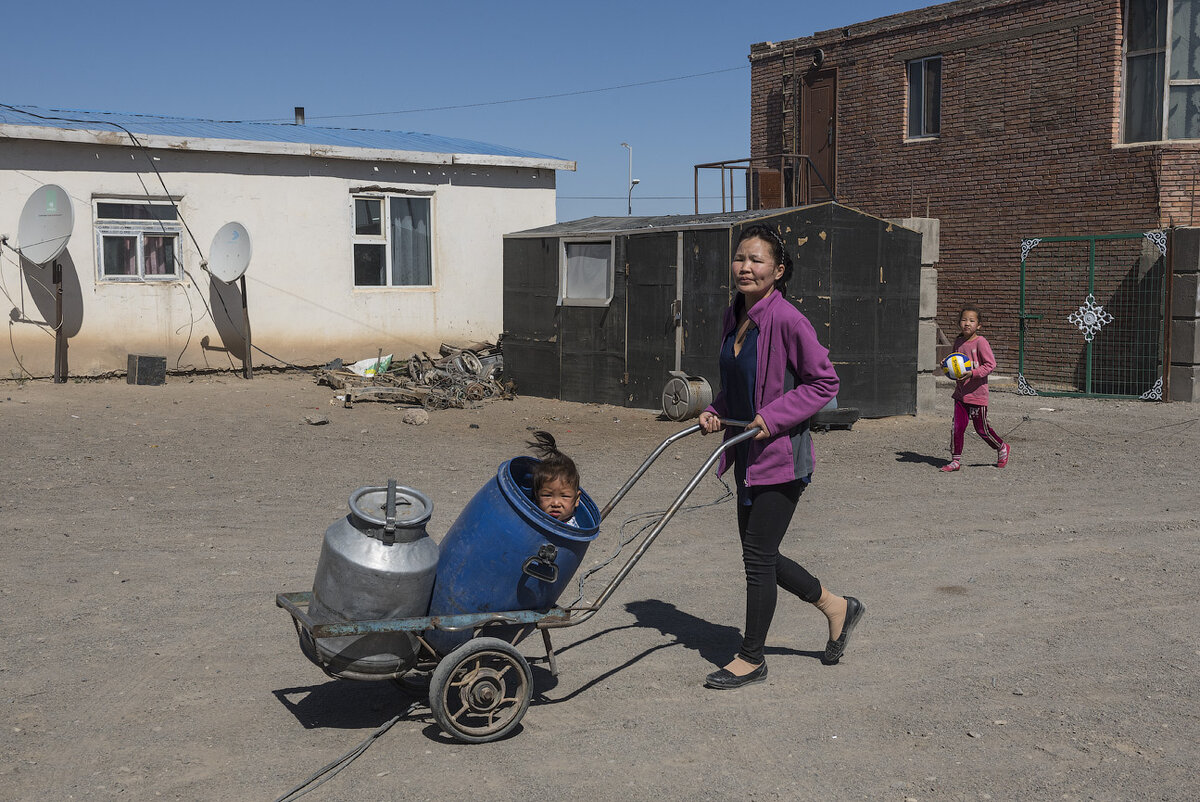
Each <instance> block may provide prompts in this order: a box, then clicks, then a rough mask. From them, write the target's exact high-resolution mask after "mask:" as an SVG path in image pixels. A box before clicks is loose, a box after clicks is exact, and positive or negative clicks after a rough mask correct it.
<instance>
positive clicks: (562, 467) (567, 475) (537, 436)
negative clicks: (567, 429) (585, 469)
mask: <svg viewBox="0 0 1200 802" xmlns="http://www.w3.org/2000/svg"><path fill="white" fill-rule="evenodd" d="M528 445H529V447H530V448H531V449H533V452H534V453H535V454H537V455H538V456H539V457H541V461H540V462H539V463H538V464H537V465H534V466H533V492H534V493H535V494H536V493H537V492H538V491H539V490H541V489H542V485H544V484H546V482H550V481H553V480H554V479H561V480H563V481H564V482H566V483H567V484H568V485H570V486H571V487H573V488H575V489H576V490H578V489H579V469H578V468H576V467H575V461H574V460H573V459H571V458H570V457H568V456H567V455H566V454H564V453H562V452H561V451H559V450H558V443H556V442H555V441H554V435H552V434H550V432H543V431H536V432H534V433H533V439H532V440H530V441H529V442H528Z"/></svg>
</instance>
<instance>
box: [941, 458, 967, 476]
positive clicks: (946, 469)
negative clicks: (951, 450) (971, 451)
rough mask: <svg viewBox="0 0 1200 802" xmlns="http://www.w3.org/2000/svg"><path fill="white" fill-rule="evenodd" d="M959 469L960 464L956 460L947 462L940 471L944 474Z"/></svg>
mask: <svg viewBox="0 0 1200 802" xmlns="http://www.w3.org/2000/svg"><path fill="white" fill-rule="evenodd" d="M961 467H962V463H961V462H959V461H958V460H956V459H952V460H950V461H949V462H947V463H946V464H945V465H943V466H942V467H941V469H940V470H942V471H944V472H946V473H949V472H950V471H957V470H958V469H959V468H961Z"/></svg>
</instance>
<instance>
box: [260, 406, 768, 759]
mask: <svg viewBox="0 0 1200 802" xmlns="http://www.w3.org/2000/svg"><path fill="white" fill-rule="evenodd" d="M722 424H723V425H724V426H732V427H739V428H743V429H745V431H743V432H742V433H740V434H737V435H734V436H733V437H730V438H729V439H727V440H724V441H723V442H722V443H721V445H720V446H718V447H717V449H716V450H715V451H713V453H712V454H711V455H710V456H709V458H708V460H707V461H706V462H705V463H704V465H703V466H702V467H701V468H700V470H699V471H697V472H696V475H695V476H694V477H692V479H691V481H689V482H688V483H687V485H686V486H685V487H684V488H683V490H682V491H681V492H680V493H679V495H678V496H676V498H675V500H674V501H672V502H671V504H670V506H669V507H667V509H666V510H665V511H664V512H663V514H662V516H661V517H660V518H659V519H658V521H657V522H656V523H655V524H654V526H653V527H652V528H650V529H649V532H648V533H647V534H646V535H645V536H644V537H642V539H641V541H640V542H639V543H638V545H637V548H636V549H635V550H634V551H633V553H632V554H631V555H630V556H629V558H628V559H627V560H626V562H625V564H624V565H623V566H622V567H621V569H620V570H619V571H617V573H616V575H615V576H614V577H613V578H612V580H611V581H610V582H609V583H608V586H607V587H606V588H605V589H604V590H603V591H602V592H601V593H600V595H599V596H597V597H596V599H595V600H594V601H592V602H591V603H589V604H573V605H572V606H569V607H565V608H564V607H559V606H557V605H556V606H554V607H551V608H550V609H547V610H512V611H507V612H487V613H467V614H460V615H443V616H423V617H415V618H400V619H392V620H376V621H346V622H333V623H320V622H317V621H315V620H313V619H312V618H311V617H310V616H309V613H308V611H309V605H310V604H311V603H312V600H313V594H312V592H311V591H306V592H300V593H279V594H277V595H276V596H275V603H276V605H278V606H279V607H282V608H283V609H285V610H287V611H288V613H289V614H291V616H292V620H293V623H294V624H295V626H296V629H297V632H298V633H299V635H300V642H301V645H302V648H303V651H304V653H305V655H306V656H307V657H308V658H309V659H310V660H312V661H313V662H314V663H316V664H317V665H319V666H321V667H322V668H323V669H324V670H326V671H327V673H329V669H328V666H327V665H324V664H323V663H322V660H321V657H320V655H319V653H318V652H317V650H316V649H315V648H310V647H311V645H312V644H314V643H315V641H317V640H319V639H321V638H336V637H346V636H360V635H369V634H376V633H396V632H408V633H411V634H412V635H414V636H415V637H416V639H417V641H418V642H419V643H420V646H421V654H420V656H419V658H418V660H417V664H416V666H415V667H414V670H416V671H431V672H432V673H431V675H430V679H429V707H430V710H431V711H432V712H433V715H434V718H435V719H436V721H437V723H438V725H439V726H440V727H441V728H442V730H444V731H445V732H446V734H447V735H450V736H451V737H454V738H457V739H458V740H461V741H464V742H467V743H486V742H489V741H494V740H497V739H499V738H503V737H504V736H505V735H507V734H509V733H510V732H512V731H513V729H514V728H516V726H517V725H518V724H519V723H520V721H521V719H522V718H523V717H524V715H525V712H526V710H528V708H529V702H530V700H531V699H532V697H533V673H532V671H531V670H530V667H529V661H528V660H527V659H526V658H525V656H524V655H522V654H521V652H519V651H518V650H517V648H516V646H515V644H516V643H517V642H519V641H520V640H521V638H523V637H524V636H525V635H527V634H529V633H530V632H532V630H533V629H537V630H541V633H542V640H543V642H544V644H545V648H546V657H545V662H546V663H547V664H548V665H549V668H550V672H551V674H553V675H555V676H557V674H558V666H557V662H556V660H555V655H554V649H553V646H552V645H551V642H550V630H551V629H556V628H559V627H572V626H576V625H578V624H582V623H583V622H585V621H587V620H588V619H590V618H591V617H592V616H593V615H595V614H596V613H597V612H599V611H600V608H601V607H603V606H604V604H605V602H607V601H608V600H609V598H610V597H611V596H612V594H613V592H614V591H615V590H616V588H617V586H618V585H620V584H621V582H622V581H623V580H624V579H625V577H626V576H628V575H629V572H630V571H631V570H633V566H634V565H636V564H637V563H638V561H639V560H640V559H641V558H642V555H644V554H645V553H646V550H647V549H649V548H650V545H651V544H652V543H653V542H654V541H655V539H656V538H657V537H658V536H659V534H660V533H661V532H662V531H663V529H664V528H665V527H666V525H667V524H668V523H669V522H670V520H671V518H672V517H673V516H674V515H675V513H676V512H678V511H679V510H680V508H682V507H683V503H684V502H685V501H686V500H687V498H688V496H690V495H691V494H692V492H693V491H694V490H695V489H696V487H697V486H698V485H699V484H700V482H701V480H702V479H703V478H704V476H705V474H707V473H708V472H709V471H710V470H712V468H713V466H714V465H716V463H717V460H718V459H720V457H721V454H722V453H724V452H725V451H727V450H729V449H730V448H733V447H734V446H736V445H738V444H739V443H742V442H744V441H747V440H750V439H752V438H753V437H754V436H755V435H757V434H758V432H759V429H758V428H747V427H749V426H750V424H749V423H748V422H746V421H734V420H722ZM700 430H701V427H700V424H698V423H697V424H693V425H692V426H689V427H688V428H686V429H684V430H682V431H680V432H677V433H676V434H673V435H671V436H670V437H668V438H667V439H666V440H664V441H663V442H662V443H660V444H659V446H658V447H657V448H656V449H654V451H653V452H652V453H651V454H650V456H649V457H647V458H646V460H645V461H644V462H643V463H642V465H641V466H640V467H639V468H638V469H637V470H636V471H635V472H634V473H633V475H632V476H631V477H630V478H629V479H628V480H627V481H626V482H625V484H624V485H622V486H621V488H620V489H619V490H618V491H617V492H616V494H615V495H614V496H613V498H612V500H611V501H609V502H608V504H606V505H605V506H604V508H603V509H602V510H601V511H600V519H601V521H603V520H604V518H606V517H607V516H608V514H609V513H610V512H612V510H613V508H615V507H616V506H617V504H618V503H620V501H621V500H622V499H623V498H624V497H625V495H626V494H627V493H628V492H629V491H630V490H631V489H632V488H633V486H634V485H635V484H636V483H637V482H638V480H639V479H641V477H642V476H643V475H644V474H645V473H646V471H647V470H648V469H649V467H650V466H651V465H652V464H653V463H654V461H655V460H657V459H658V457H659V456H660V455H662V453H663V452H664V451H666V450H667V448H668V447H670V446H671V445H673V444H674V443H676V442H678V441H680V440H682V439H683V438H685V437H687V436H689V435H692V434H695V433H696V432H699V431H700ZM499 625H504V626H505V630H504V631H505V632H506V633H507V632H512V631H513V629H514V626H515V628H516V633H517V634H515V635H513V636H512V637H511V640H504V639H501V638H497V637H487V636H485V635H483V634H481V633H484V632H486V630H487V629H488V627H495V626H499ZM430 630H445V631H451V632H460V631H466V630H470V631H471V632H472V633H473V635H474V637H472V638H471V639H470V640H468V641H466V642H465V643H463V644H462V645H460V646H457V647H456V648H454V649H453V650H451V651H450V652H449V653H448V654H442V653H440V652H439V651H438V650H437V649H435V648H434V647H433V646H431V645H430V644H429V641H428V640H427V639H426V638H425V637H424V635H425V633H427V632H429V631H430ZM331 676H336V675H334V674H331ZM357 678H358V679H368V678H367V677H357ZM385 678H391V677H380V679H385Z"/></svg>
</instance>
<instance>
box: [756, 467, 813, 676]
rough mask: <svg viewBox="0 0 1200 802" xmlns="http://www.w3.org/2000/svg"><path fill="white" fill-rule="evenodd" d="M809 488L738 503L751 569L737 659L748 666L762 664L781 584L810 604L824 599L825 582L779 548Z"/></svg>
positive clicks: (769, 491)
mask: <svg viewBox="0 0 1200 802" xmlns="http://www.w3.org/2000/svg"><path fill="white" fill-rule="evenodd" d="M804 487H805V484H804V482H801V481H799V480H796V481H794V482H788V483H786V484H782V485H767V486H765V487H755V488H751V489H750V498H751V503H750V504H749V505H748V506H747V505H745V504H741V503H739V504H738V533H739V534H740V535H741V537H742V562H743V563H744V564H745V566H746V631H745V633H744V635H743V636H742V648H741V650H740V651H739V652H738V657H740V658H742V659H743V660H745V661H746V662H747V663H752V664H754V665H758V664H759V663H761V662H762V661H763V644H764V643H765V642H766V640H767V630H768V629H770V628H771V619H772V618H773V617H774V616H775V601H776V599H777V597H778V594H777V592H776V590H775V586H776V584H778V585H779V587H781V588H783V589H784V590H786V591H787V592H788V593H791V594H792V595H794V596H798V597H800V598H801V599H803V600H804V601H806V602H808V603H809V604H815V603H816V602H817V600H818V599H820V598H821V582H820V581H819V580H818V579H817V578H816V577H815V576H813V575H812V574H810V573H809V572H808V571H806V570H804V568H803V567H802V566H801V565H800V564H799V563H797V562H795V561H794V560H790V559H788V558H787V557H784V556H783V555H782V554H780V553H779V543H780V541H782V540H783V536H784V535H785V534H786V533H787V528H788V524H789V523H791V521H792V514H793V513H794V512H795V511H796V503H797V502H798V501H799V500H800V494H801V493H803V492H804Z"/></svg>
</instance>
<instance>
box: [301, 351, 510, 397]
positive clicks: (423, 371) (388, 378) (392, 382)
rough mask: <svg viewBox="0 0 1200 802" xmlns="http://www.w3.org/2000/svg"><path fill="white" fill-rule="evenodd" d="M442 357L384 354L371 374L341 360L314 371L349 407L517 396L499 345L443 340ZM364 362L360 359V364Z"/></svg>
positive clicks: (322, 382) (319, 381)
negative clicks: (506, 374)
mask: <svg viewBox="0 0 1200 802" xmlns="http://www.w3.org/2000/svg"><path fill="white" fill-rule="evenodd" d="M439 351H440V355H439V356H438V357H436V358H435V357H431V356H430V355H429V354H428V353H425V352H421V353H420V354H413V355H412V356H410V357H409V358H408V360H407V361H403V360H400V361H394V360H391V359H390V357H384V356H383V355H382V352H381V354H380V356H379V357H378V359H377V360H374V362H375V367H376V368H377V369H375V370H372V369H368V370H366V371H365V373H366V375H363V374H362V373H359V372H356V371H354V370H350V369H348V368H347V367H346V366H345V365H344V364H343V363H342V361H341V360H340V359H336V360H334V361H333V362H331V363H330V364H328V365H326V366H325V367H323V368H319V369H318V370H316V371H314V375H315V376H316V379H317V383H318V384H327V385H329V386H330V387H332V388H334V389H335V390H340V391H341V393H342V394H340V395H339V396H338V397H339V398H340V399H341V400H342V402H343V404H344V405H345V406H347V407H352V406H354V402H355V401H387V402H392V403H399V404H410V405H414V406H415V405H419V406H422V407H424V408H425V409H447V408H450V407H457V408H459V409H466V408H469V407H473V406H476V405H477V404H479V403H480V402H482V401H485V400H487V399H489V398H506V399H507V398H512V397H513V389H514V388H513V385H512V382H507V383H506V382H504V381H503V372H504V356H503V353H502V352H501V349H500V345H499V344H498V343H473V344H471V345H469V346H466V347H456V346H452V345H447V344H446V343H442V346H441V348H440V349H439ZM359 364H361V363H359Z"/></svg>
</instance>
